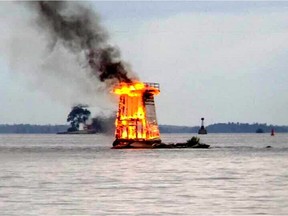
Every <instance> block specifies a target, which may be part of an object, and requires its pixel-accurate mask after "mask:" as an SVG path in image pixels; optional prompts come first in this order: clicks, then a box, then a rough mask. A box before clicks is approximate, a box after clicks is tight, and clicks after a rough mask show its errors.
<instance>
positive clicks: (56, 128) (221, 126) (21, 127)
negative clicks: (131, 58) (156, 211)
mask: <svg viewBox="0 0 288 216" xmlns="http://www.w3.org/2000/svg"><path fill="white" fill-rule="evenodd" d="M100 120H101V121H100ZM100 120H99V121H97V124H95V127H97V128H100V129H101V130H100V129H99V130H97V131H98V132H99V133H105V132H108V133H111V134H113V131H114V125H113V122H112V121H110V120H109V121H110V122H109V124H107V123H108V122H106V121H105V119H100ZM107 121H108V120H107ZM101 125H103V126H101ZM108 125H112V126H111V127H108ZM100 126H101V127H100ZM104 126H105V127H104ZM68 128H69V125H31V124H13V125H12V124H10V125H9V124H0V133H2V134H29V133H31V134H43V133H44V134H49V133H50V134H55V133H58V132H63V131H67V129H68ZM159 128H160V132H161V133H197V132H198V129H199V128H200V127H188V126H175V125H159ZM272 128H273V129H274V131H275V132H276V133H287V132H288V126H277V125H267V124H259V123H254V124H248V123H217V124H212V125H209V126H207V127H206V129H207V131H208V133H256V131H257V130H258V131H259V130H260V129H261V130H262V131H263V132H264V133H270V132H271V130H272Z"/></svg>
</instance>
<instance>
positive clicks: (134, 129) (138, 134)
mask: <svg viewBox="0 0 288 216" xmlns="http://www.w3.org/2000/svg"><path fill="white" fill-rule="evenodd" d="M113 92H114V93H115V94H117V95H120V100H119V109H118V112H117V118H116V121H115V126H116V131H115V137H116V139H124V140H152V139H160V133H159V128H158V124H157V120H156V112H155V106H154V95H157V94H159V93H160V90H159V85H158V84H156V83H142V82H138V81H136V82H133V83H120V85H119V86H117V87H116V88H114V90H113ZM147 111H149V115H147Z"/></svg>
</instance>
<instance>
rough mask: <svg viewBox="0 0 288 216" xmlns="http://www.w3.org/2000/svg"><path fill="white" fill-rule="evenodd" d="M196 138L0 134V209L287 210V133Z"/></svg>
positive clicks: (112, 211)
mask: <svg viewBox="0 0 288 216" xmlns="http://www.w3.org/2000/svg"><path fill="white" fill-rule="evenodd" d="M193 135H195V134H163V135H162V140H163V141H164V142H183V141H186V140H187V139H189V138H191V136H193ZM199 137H200V138H201V141H202V142H204V143H207V144H210V145H211V146H212V148H211V149H137V150H133V149H126V150H124V149H123V150H115V149H110V147H111V143H112V142H113V137H110V136H104V135H0V164H1V166H0V215H5V216H6V215H7V216H9V215H15V216H16V215H17V216H18V215H35V216H36V215H37V216H38V215H208V214H209V215H223V214H226V215H247V214H249V215H252V214H268V215H281V214H287V213H288V195H287V194H288V181H287V180H288V171H287V170H288V134H276V136H274V137H271V136H270V135H269V134H208V135H201V136H199ZM268 145H269V146H272V148H266V146H268Z"/></svg>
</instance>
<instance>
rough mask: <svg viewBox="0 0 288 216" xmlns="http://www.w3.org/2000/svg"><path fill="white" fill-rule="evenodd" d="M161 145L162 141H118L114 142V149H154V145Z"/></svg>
mask: <svg viewBox="0 0 288 216" xmlns="http://www.w3.org/2000/svg"><path fill="white" fill-rule="evenodd" d="M160 143H161V140H160V139H151V140H131V139H116V140H115V141H114V142H113V147H112V149H123V148H153V145H155V144H160Z"/></svg>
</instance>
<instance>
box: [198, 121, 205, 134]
mask: <svg viewBox="0 0 288 216" xmlns="http://www.w3.org/2000/svg"><path fill="white" fill-rule="evenodd" d="M198 134H207V130H206V129H205V127H204V118H201V127H200V129H199V130H198Z"/></svg>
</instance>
